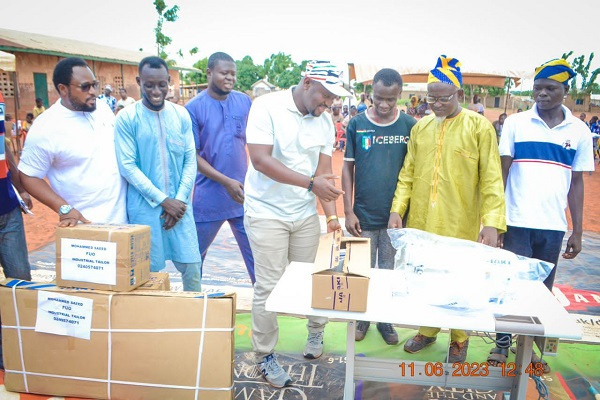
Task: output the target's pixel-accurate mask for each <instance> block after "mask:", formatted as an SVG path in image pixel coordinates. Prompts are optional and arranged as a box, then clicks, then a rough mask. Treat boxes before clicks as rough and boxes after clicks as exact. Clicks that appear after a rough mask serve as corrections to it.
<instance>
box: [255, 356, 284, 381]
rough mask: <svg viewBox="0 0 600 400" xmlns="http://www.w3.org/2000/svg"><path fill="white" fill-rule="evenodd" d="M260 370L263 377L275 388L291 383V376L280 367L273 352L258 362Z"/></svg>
mask: <svg viewBox="0 0 600 400" xmlns="http://www.w3.org/2000/svg"><path fill="white" fill-rule="evenodd" d="M258 368H259V369H260V372H261V373H262V375H263V376H264V377H265V380H266V381H267V382H268V383H269V385H271V386H273V387H275V388H278V389H280V388H282V387H285V386H289V385H290V384H291V383H292V378H290V376H289V374H288V373H287V372H285V371H284V370H283V368H281V365H279V362H278V361H277V357H275V354H269V355H268V356H266V357H265V358H263V360H262V361H261V362H259V363H258Z"/></svg>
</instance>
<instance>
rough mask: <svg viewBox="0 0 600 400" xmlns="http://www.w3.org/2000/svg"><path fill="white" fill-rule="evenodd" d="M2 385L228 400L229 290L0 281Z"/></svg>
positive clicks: (133, 397) (119, 398)
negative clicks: (115, 289)
mask: <svg viewBox="0 0 600 400" xmlns="http://www.w3.org/2000/svg"><path fill="white" fill-rule="evenodd" d="M0 312H1V313H2V348H3V351H4V366H5V375H4V385H5V387H6V389H7V390H9V391H14V392H27V393H40V394H47V395H54V396H69V397H84V398H94V399H113V400H138V399H139V400H142V399H143V400H165V399H181V400H197V399H202V400H232V399H233V357H234V324H235V294H215V295H212V294H211V295H210V296H208V297H207V296H206V295H205V294H204V293H193V292H161V291H149V290H134V291H131V292H122V293H117V292H106V291H99V290H80V289H66V288H59V287H56V286H54V285H51V284H39V283H32V282H25V281H20V280H15V279H7V280H5V281H3V282H1V283H0Z"/></svg>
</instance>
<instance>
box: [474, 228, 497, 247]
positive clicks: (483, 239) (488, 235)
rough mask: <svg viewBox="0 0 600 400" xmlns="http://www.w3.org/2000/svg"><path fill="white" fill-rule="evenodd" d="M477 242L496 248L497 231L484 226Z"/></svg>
mask: <svg viewBox="0 0 600 400" xmlns="http://www.w3.org/2000/svg"><path fill="white" fill-rule="evenodd" d="M477 241H478V242H479V243H483V244H486V245H488V246H490V247H496V246H498V230H497V229H496V228H494V227H493V226H484V227H483V229H481V232H479V238H478V239H477Z"/></svg>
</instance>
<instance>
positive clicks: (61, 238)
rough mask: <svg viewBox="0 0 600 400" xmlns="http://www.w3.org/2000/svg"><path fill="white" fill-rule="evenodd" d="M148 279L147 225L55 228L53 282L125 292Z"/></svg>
mask: <svg viewBox="0 0 600 400" xmlns="http://www.w3.org/2000/svg"><path fill="white" fill-rule="evenodd" d="M149 278H150V227H149V226H145V225H108V224H79V225H77V226H75V227H69V228H57V229H56V284H57V285H58V286H65V287H76V288H84V289H100V290H114V291H117V292H126V291H130V290H133V289H135V288H137V287H138V286H140V285H142V284H144V283H145V282H147V281H148V279H149Z"/></svg>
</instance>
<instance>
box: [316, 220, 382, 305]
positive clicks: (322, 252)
mask: <svg viewBox="0 0 600 400" xmlns="http://www.w3.org/2000/svg"><path fill="white" fill-rule="evenodd" d="M344 249H345V256H344V260H343V263H342V265H341V268H340V265H339V264H340V253H341V250H344ZM370 271H371V240H370V239H369V238H360V237H343V236H342V231H341V230H338V231H335V232H331V233H328V234H326V235H323V236H321V239H320V241H319V248H318V250H317V256H316V258H315V263H314V270H313V274H312V307H313V308H321V309H325V310H341V311H357V312H365V311H367V297H368V295H369V280H370V278H369V276H370Z"/></svg>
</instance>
